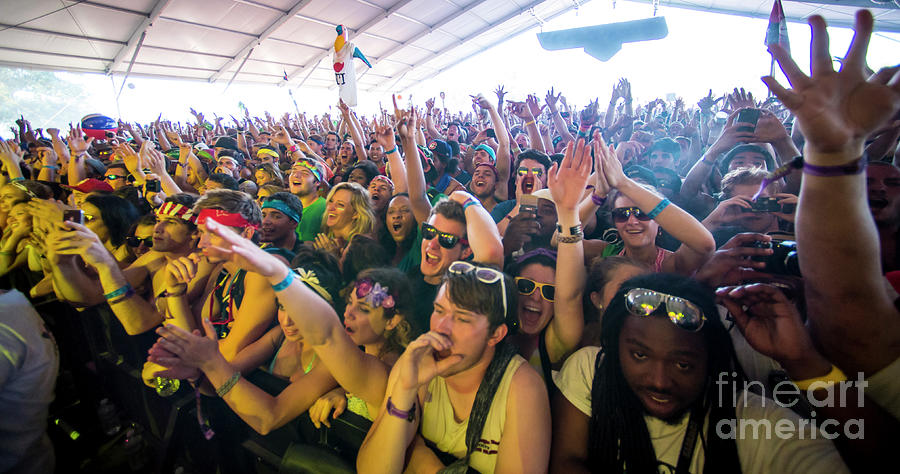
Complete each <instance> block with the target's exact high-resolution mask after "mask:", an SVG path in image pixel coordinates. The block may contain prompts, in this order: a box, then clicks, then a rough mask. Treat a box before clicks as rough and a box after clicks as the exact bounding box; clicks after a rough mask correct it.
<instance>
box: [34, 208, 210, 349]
mask: <svg viewBox="0 0 900 474" xmlns="http://www.w3.org/2000/svg"><path fill="white" fill-rule="evenodd" d="M194 201H195V198H194V197H193V196H190V195H188V194H176V195H174V196H169V197H168V198H166V200H165V203H164V204H163V205H162V206H161V207H160V208H159V209H157V211H156V219H157V223H156V226H155V227H154V229H153V249H152V250H150V251H149V252H147V253H146V254H144V255H143V256H142V257H141V258H138V259H137V260H135V261H134V263H132V264H131V265H130V266H128V267H127V268H125V269H124V270H120V269H119V266H118V264H117V263H116V261H115V259H114V258H113V256H112V255H111V254H110V253H109V252H108V251H106V249H105V248H103V244H102V243H100V241H99V240H98V239H97V238H96V234H93V233H91V232H90V231H87V230H86V228H80V227H76V231H75V232H71V231H70V232H54V233H53V234H51V237H50V238H49V242H48V250H49V251H48V258H49V259H50V262H51V263H52V264H53V265H52V267H53V283H54V287H55V288H56V290H57V292H58V293H59V294H60V296H61V298H62V299H65V300H67V301H69V302H71V303H72V304H74V305H77V306H93V305H97V304H100V303H103V302H104V301H107V302H108V303H109V304H110V308H111V309H112V311H113V313H115V315H116V318H118V319H119V321H120V322H121V323H122V326H123V327H124V328H125V332H127V333H128V334H130V335H136V334H140V333H143V332H146V331H148V330H150V329H153V328H154V327H155V326H156V325H158V324H159V323H161V322H162V321H163V319H164V318H165V314H166V312H165V304H164V302H162V301H160V300H159V299H160V298H164V297H165V296H164V294H165V289H166V285H167V282H168V273H167V272H166V271H164V270H165V269H166V268H167V267H168V266H169V265H170V264H171V263H172V262H174V261H177V260H179V259H182V258H184V257H187V256H188V255H190V254H191V253H192V252H193V251H194V249H195V247H196V244H197V239H198V238H199V235H198V233H197V227H196V225H194V217H193V213H192V211H191V206H192V205H193V203H194ZM73 253H74V254H77V255H81V256H82V258H83V259H84V262H85V263H87V264H88V265H90V266H91V267H93V268H94V269H95V270H96V271H97V275H99V278H100V284H101V285H102V287H103V293H105V295H101V294H98V292H97V281H96V279H94V277H92V276H91V275H89V274H88V273H87V272H86V269H85V268H84V266H83V265H80V264H79V262H78V261H77V260H76V259H75V255H74V254H73ZM211 271H212V266H211V265H209V264H208V263H201V264H199V265H198V266H197V269H196V278H195V280H194V281H192V284H191V285H190V286H189V287H188V288H187V292H186V294H185V297H186V298H187V299H188V301H193V300H195V299H198V297H199V296H200V295H201V294H202V290H203V286H204V285H205V284H206V279H207V278H208V277H209V275H210V273H211ZM136 289H137V290H141V289H148V290H149V295H146V296H147V298H145V297H144V296H142V295H140V294H137V290H136ZM116 292H119V293H116ZM110 294H112V296H110ZM104 296H105V298H104ZM125 296H127V297H125ZM158 301H159V302H161V303H162V304H159V305H157V304H156V303H157V302H158Z"/></svg>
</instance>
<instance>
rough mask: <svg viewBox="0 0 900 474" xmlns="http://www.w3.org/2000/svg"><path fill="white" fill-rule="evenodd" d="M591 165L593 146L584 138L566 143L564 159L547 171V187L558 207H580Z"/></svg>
mask: <svg viewBox="0 0 900 474" xmlns="http://www.w3.org/2000/svg"><path fill="white" fill-rule="evenodd" d="M603 145H605V144H603ZM595 150H596V147H595ZM591 165H592V162H591V147H589V146H586V145H585V142H584V140H583V139H580V138H579V139H578V142H577V143H575V144H573V143H572V142H569V143H568V144H567V145H566V152H565V155H564V156H563V159H562V161H561V162H559V164H557V163H554V164H553V165H552V166H551V167H550V170H549V171H548V173H547V187H548V188H550V195H551V196H553V202H554V203H556V207H558V208H560V209H568V210H575V209H577V208H578V204H579V203H580V202H581V199H582V198H583V197H584V188H585V185H586V184H587V180H588V177H589V176H590V174H591Z"/></svg>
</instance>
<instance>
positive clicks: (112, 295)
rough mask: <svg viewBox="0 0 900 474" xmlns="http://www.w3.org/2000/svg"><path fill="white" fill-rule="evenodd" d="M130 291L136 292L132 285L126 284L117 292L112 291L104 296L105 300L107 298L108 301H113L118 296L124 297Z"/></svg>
mask: <svg viewBox="0 0 900 474" xmlns="http://www.w3.org/2000/svg"><path fill="white" fill-rule="evenodd" d="M129 290H131V291H134V289H133V288H132V287H131V284H129V283H126V284H125V286H123V287H121V288H119V289H117V290H114V291H110V292H109V293H107V294H105V295H103V298H105V299H107V300H111V299H113V298H115V297H116V296H122V295H124V294H126V293H128V291H129Z"/></svg>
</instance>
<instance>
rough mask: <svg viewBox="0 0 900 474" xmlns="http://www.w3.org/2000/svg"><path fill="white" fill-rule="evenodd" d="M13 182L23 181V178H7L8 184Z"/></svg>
mask: <svg viewBox="0 0 900 474" xmlns="http://www.w3.org/2000/svg"><path fill="white" fill-rule="evenodd" d="M13 181H25V178H23V177H21V176H17V177H15V178H9V182H10V183H11V182H13Z"/></svg>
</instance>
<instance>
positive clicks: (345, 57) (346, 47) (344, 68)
mask: <svg viewBox="0 0 900 474" xmlns="http://www.w3.org/2000/svg"><path fill="white" fill-rule="evenodd" d="M335 30H336V31H337V38H335V39H334V59H333V63H334V64H333V66H334V82H335V83H336V84H337V86H338V90H339V91H340V92H339V94H340V97H341V99H343V100H344V103H345V104H347V105H349V106H350V107H353V106H355V105H356V66H354V64H353V58H359V59H361V60H362V61H363V62H364V63H366V66H368V67H369V68H371V67H372V63H370V62H369V60H368V59H366V56H365V55H364V54H363V53H362V51H360V50H359V48H357V47H356V46H355V45H354V44H353V43H351V42H350V39H349V34H348V33H347V29H346V28H344V25H338V26H337V28H335Z"/></svg>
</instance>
